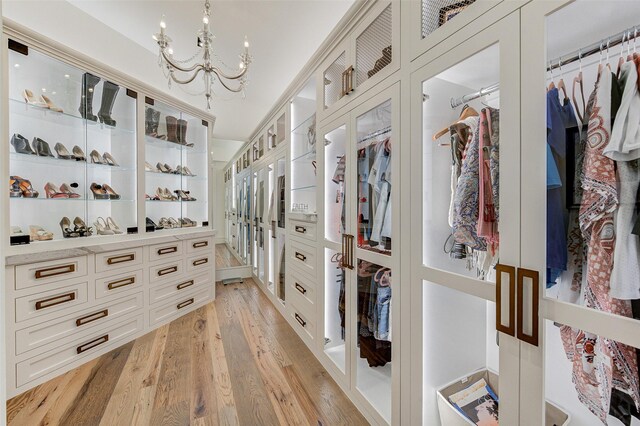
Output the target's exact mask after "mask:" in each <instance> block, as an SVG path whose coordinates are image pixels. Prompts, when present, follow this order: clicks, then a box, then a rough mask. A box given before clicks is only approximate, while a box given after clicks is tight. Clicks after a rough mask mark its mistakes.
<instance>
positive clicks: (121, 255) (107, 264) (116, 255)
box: [96, 247, 142, 272]
mask: <svg viewBox="0 0 640 426" xmlns="http://www.w3.org/2000/svg"><path fill="white" fill-rule="evenodd" d="M141 264H142V247H134V248H131V249H127V250H118V251H110V252H107V253H99V254H96V272H104V271H113V270H116V269H121V268H126V267H129V266H133V265H141Z"/></svg>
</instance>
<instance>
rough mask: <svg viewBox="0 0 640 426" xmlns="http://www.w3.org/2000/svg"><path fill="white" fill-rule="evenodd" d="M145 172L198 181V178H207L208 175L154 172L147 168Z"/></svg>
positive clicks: (152, 174)
mask: <svg viewBox="0 0 640 426" xmlns="http://www.w3.org/2000/svg"><path fill="white" fill-rule="evenodd" d="M145 172H146V173H147V175H150V176H167V177H183V178H187V179H189V180H194V181H196V180H207V178H206V177H204V176H197V175H196V176H189V175H178V174H175V173H162V172H152V171H149V170H145Z"/></svg>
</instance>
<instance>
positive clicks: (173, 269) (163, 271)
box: [158, 266, 178, 277]
mask: <svg viewBox="0 0 640 426" xmlns="http://www.w3.org/2000/svg"><path fill="white" fill-rule="evenodd" d="M174 272H178V267H177V266H172V267H170V268H164V269H160V270H159V271H158V276H159V277H161V276H163V275H167V274H173V273H174Z"/></svg>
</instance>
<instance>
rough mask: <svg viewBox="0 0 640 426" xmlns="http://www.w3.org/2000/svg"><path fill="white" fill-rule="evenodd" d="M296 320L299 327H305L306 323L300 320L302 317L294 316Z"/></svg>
mask: <svg viewBox="0 0 640 426" xmlns="http://www.w3.org/2000/svg"><path fill="white" fill-rule="evenodd" d="M295 317H296V320H297V321H298V322H299V323H300V325H301V326H303V327H306V326H307V322H306V321H305V320H303V319H302V317H301V316H300V315H298V314H295Z"/></svg>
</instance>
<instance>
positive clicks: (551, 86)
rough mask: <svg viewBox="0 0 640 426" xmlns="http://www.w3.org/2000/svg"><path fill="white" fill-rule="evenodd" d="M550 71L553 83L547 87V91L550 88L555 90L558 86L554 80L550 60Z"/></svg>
mask: <svg viewBox="0 0 640 426" xmlns="http://www.w3.org/2000/svg"><path fill="white" fill-rule="evenodd" d="M549 72H550V73H551V83H549V87H548V88H547V92H548V91H549V90H553V89H555V88H556V84H555V83H554V82H553V65H552V64H551V62H549Z"/></svg>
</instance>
